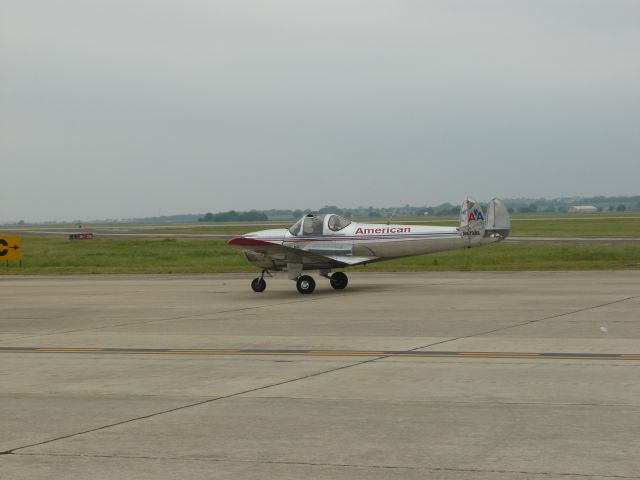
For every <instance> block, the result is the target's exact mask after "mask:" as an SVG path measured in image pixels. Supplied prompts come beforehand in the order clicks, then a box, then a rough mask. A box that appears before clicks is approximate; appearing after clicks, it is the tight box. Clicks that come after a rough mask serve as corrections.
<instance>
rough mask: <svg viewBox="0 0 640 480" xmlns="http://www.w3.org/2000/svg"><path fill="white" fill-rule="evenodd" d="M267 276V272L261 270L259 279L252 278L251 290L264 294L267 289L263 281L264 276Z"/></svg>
mask: <svg viewBox="0 0 640 480" xmlns="http://www.w3.org/2000/svg"><path fill="white" fill-rule="evenodd" d="M265 273H266V274H268V273H269V272H268V271H267V270H263V271H262V275H260V276H259V277H256V278H254V279H253V280H252V281H251V290H253V291H254V292H258V293H260V292H264V290H265V289H266V288H267V282H266V281H265V279H264V274H265Z"/></svg>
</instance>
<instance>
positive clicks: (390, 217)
mask: <svg viewBox="0 0 640 480" xmlns="http://www.w3.org/2000/svg"><path fill="white" fill-rule="evenodd" d="M397 211H398V207H396V208H394V209H393V212H391V215H389V218H387V225H391V219H392V218H393V216H394V215H395V214H396V212H397Z"/></svg>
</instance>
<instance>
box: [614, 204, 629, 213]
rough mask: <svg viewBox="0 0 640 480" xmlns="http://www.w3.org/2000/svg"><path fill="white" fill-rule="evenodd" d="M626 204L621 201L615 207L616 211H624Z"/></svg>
mask: <svg viewBox="0 0 640 480" xmlns="http://www.w3.org/2000/svg"><path fill="white" fill-rule="evenodd" d="M626 211H627V206H626V205H625V204H624V203H621V204H620V205H618V206H617V207H616V212H626Z"/></svg>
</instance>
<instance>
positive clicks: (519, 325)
mask: <svg viewBox="0 0 640 480" xmlns="http://www.w3.org/2000/svg"><path fill="white" fill-rule="evenodd" d="M636 298H640V295H633V296H631V297H625V298H620V299H618V300H613V301H611V302H605V303H600V304H598V305H591V306H589V307H583V308H579V309H577V310H572V311H570V312H563V313H556V314H554V315H548V316H546V317H542V318H535V319H533V320H527V321H525V322H520V323H516V324H514V325H508V326H506V327H499V328H493V329H491V330H485V331H484V332H478V333H473V334H470V335H461V336H459V337H455V338H449V339H447V340H441V341H439V342H434V343H430V344H428V345H423V346H420V347H416V348H414V349H411V350H409V351H412V350H422V349H423V348H429V347H434V346H436V345H442V344H444V343H449V342H455V341H456V340H462V339H464V338H474V337H480V336H482V335H489V334H491V333H496V332H501V331H504V330H509V329H512V328H518V327H523V326H525V325H530V324H532V323H538V322H544V321H545V320H553V319H555V318H560V317H566V316H568V315H573V314H576V313H581V312H587V311H589V310H594V309H596V308H602V307H607V306H609V305H614V304H616V303H622V302H626V301H627V300H634V299H636Z"/></svg>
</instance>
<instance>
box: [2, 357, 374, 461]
mask: <svg viewBox="0 0 640 480" xmlns="http://www.w3.org/2000/svg"><path fill="white" fill-rule="evenodd" d="M381 358H385V357H379V358H375V359H368V360H363V361H361V362H356V363H352V364H349V365H342V366H340V367H335V368H330V369H328V370H322V371H320V372H315V373H310V374H307V375H303V376H301V377H296V378H291V379H288V380H282V381H280V382H275V383H271V384H269V385H262V386H260V387H255V388H250V389H248V390H243V391H241V392H236V393H231V394H228V395H220V396H218V397H214V398H208V399H206V400H202V401H199V402H192V403H189V404H186V405H181V406H179V407H174V408H169V409H167V410H161V411H159V412H154V413H150V414H147V415H141V416H138V417H134V418H129V419H127V420H121V421H119V422H114V423H110V424H107V425H101V426H99V427H95V428H90V429H88V430H83V431H81V432H74V433H69V434H67V435H61V436H59V437H55V438H51V439H49V440H44V441H41V442H36V443H32V444H29V445H23V446H20V447H15V448H12V449H9V450H5V451H2V452H0V455H11V454H14V453H15V452H17V451H20V450H23V449H26V448H32V447H39V446H42V445H46V444H49V443H53V442H57V441H59V440H66V439H69V438H73V437H77V436H80V435H85V434H87V433H93V432H98V431H100V430H105V429H107V428H112V427H117V426H120V425H126V424H128V423H133V422H137V421H140V420H147V419H149V418H153V417H157V416H160V415H165V414H168V413H173V412H178V411H181V410H186V409H188V408H193V407H198V406H200V405H206V404H209V403H213V402H217V401H219V400H226V399H229V398H234V397H238V396H240V395H245V394H247V393H253V392H259V391H261V390H266V389H268V388H273V387H279V386H281V385H287V384H289V383H293V382H298V381H301V380H307V379H309V378H314V377H318V376H320V375H325V374H328V373H332V372H337V371H339V370H344V369H347V368H351V367H357V366H359V365H362V364H365V363H369V362H373V361H375V360H379V359H381Z"/></svg>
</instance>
